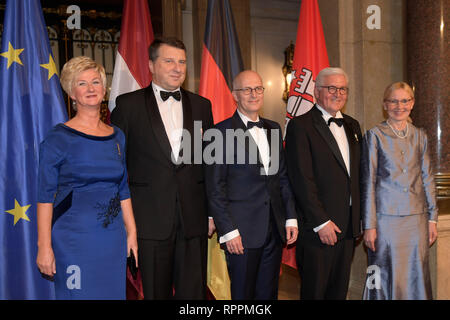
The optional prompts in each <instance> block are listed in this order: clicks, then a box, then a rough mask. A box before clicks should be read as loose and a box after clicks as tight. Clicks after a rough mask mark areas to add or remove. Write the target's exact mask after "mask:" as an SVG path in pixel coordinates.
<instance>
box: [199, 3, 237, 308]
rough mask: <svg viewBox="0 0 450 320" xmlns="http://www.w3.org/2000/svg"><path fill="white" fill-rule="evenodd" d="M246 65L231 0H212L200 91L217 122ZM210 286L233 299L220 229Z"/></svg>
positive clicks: (230, 106) (230, 107)
mask: <svg viewBox="0 0 450 320" xmlns="http://www.w3.org/2000/svg"><path fill="white" fill-rule="evenodd" d="M243 69H244V67H243V63H242V57H241V50H240V48H239V42H238V38H237V33H236V29H235V27H234V20H233V14H232V12H231V7H230V3H229V1H228V0H209V1H208V10H207V16H206V26H205V39H204V43H203V54H202V69H201V73H200V88H199V94H200V95H202V96H203V97H205V98H208V99H209V100H210V101H211V103H212V112H213V117H214V122H215V123H217V122H220V121H222V120H225V119H226V118H229V117H231V116H232V115H233V113H234V111H235V110H236V102H235V101H234V99H233V96H232V95H231V90H232V83H233V78H234V77H236V76H237V75H238V74H239V73H240V72H241V71H242V70H243ZM207 282H208V288H209V290H210V291H211V293H212V295H213V296H214V297H215V299H218V300H230V299H231V293H230V279H229V277H228V270H227V266H226V262H225V254H224V252H223V250H222V249H221V248H220V246H219V244H218V242H217V233H215V234H214V235H213V237H212V238H211V239H209V240H208V276H207Z"/></svg>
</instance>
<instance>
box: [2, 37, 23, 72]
mask: <svg viewBox="0 0 450 320" xmlns="http://www.w3.org/2000/svg"><path fill="white" fill-rule="evenodd" d="M23 50H25V49H14V48H13V46H12V44H11V42H9V44H8V51H5V52H2V53H0V56H2V57H4V58H6V59H8V66H7V67H6V69H9V67H10V66H11V65H12V64H13V62H17V63H18V64H20V65H22V66H23V63H22V61H21V60H20V57H19V56H20V54H21V53H22V51H23Z"/></svg>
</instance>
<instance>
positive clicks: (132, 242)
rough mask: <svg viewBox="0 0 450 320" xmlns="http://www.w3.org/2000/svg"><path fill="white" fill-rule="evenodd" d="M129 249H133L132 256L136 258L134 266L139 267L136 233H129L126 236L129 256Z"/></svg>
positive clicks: (128, 254)
mask: <svg viewBox="0 0 450 320" xmlns="http://www.w3.org/2000/svg"><path fill="white" fill-rule="evenodd" d="M130 250H133V254H134V258H135V259H136V268H138V267H139V263H138V244H137V238H136V234H134V235H133V234H130V235H128V236H127V256H128V257H129V256H130Z"/></svg>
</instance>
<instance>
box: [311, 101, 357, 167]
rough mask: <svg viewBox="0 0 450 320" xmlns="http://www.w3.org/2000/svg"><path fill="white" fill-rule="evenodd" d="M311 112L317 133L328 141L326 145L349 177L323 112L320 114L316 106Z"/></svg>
mask: <svg viewBox="0 0 450 320" xmlns="http://www.w3.org/2000/svg"><path fill="white" fill-rule="evenodd" d="M311 111H312V117H313V123H314V127H315V128H316V129H317V131H318V132H319V133H320V135H321V136H322V137H323V139H324V140H325V141H326V143H327V144H328V146H329V147H330V149H331V151H332V152H333V155H334V157H335V158H336V160H337V162H339V164H340V165H341V167H342V169H344V171H345V172H346V173H347V175H348V171H347V167H346V166H345V162H344V158H342V154H341V150H340V149H339V146H338V144H337V142H336V139H335V138H334V136H333V134H332V133H331V130H330V128H329V127H328V125H327V124H326V122H325V120H324V119H323V117H322V112H320V110H319V109H317V107H316V106H314V107H313V110H311ZM349 144H350V143H349Z"/></svg>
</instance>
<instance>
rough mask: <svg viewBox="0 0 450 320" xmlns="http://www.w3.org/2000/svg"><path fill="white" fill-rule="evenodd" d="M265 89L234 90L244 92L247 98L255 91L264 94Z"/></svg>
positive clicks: (247, 88)
mask: <svg viewBox="0 0 450 320" xmlns="http://www.w3.org/2000/svg"><path fill="white" fill-rule="evenodd" d="M264 89H265V88H264V87H261V86H260V87H256V88H249V87H246V88H242V89H234V91H242V93H243V94H245V95H246V96H248V95H250V94H252V92H253V90H255V92H256V94H263V93H264Z"/></svg>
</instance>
